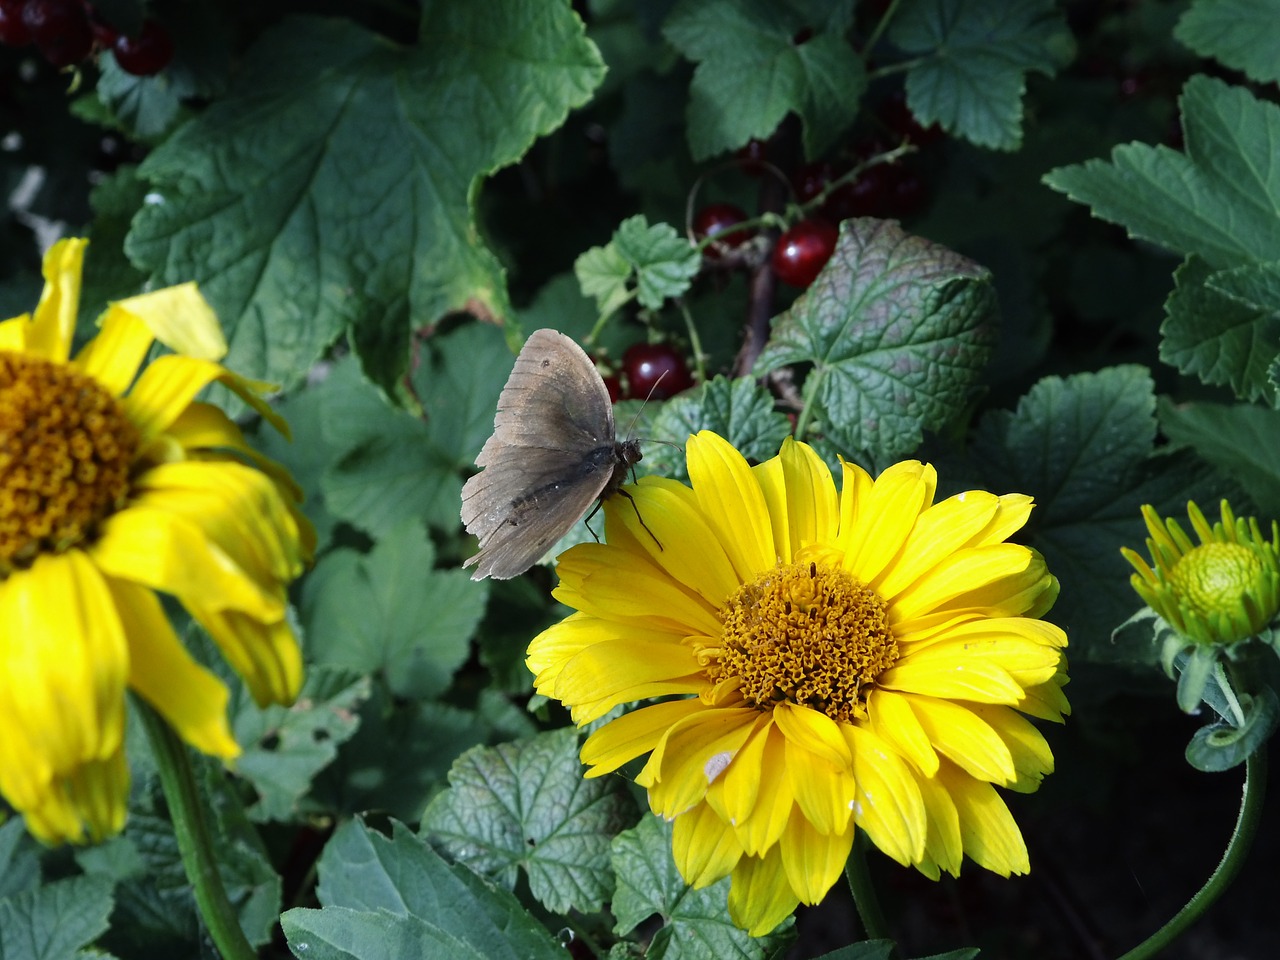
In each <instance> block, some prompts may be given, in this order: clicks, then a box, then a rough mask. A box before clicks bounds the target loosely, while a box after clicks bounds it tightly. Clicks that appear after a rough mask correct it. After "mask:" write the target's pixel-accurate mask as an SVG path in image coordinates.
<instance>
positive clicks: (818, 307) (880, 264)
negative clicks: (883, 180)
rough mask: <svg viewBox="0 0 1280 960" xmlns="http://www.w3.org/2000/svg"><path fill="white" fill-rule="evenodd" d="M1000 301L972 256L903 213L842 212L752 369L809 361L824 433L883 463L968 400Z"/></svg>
mask: <svg viewBox="0 0 1280 960" xmlns="http://www.w3.org/2000/svg"><path fill="white" fill-rule="evenodd" d="M996 312H997V307H996V295H995V291H994V289H993V288H992V285H991V276H990V274H989V273H988V272H987V270H985V269H984V268H983V267H981V266H980V265H978V264H976V263H974V262H973V261H972V260H968V259H966V258H965V257H962V256H960V255H959V254H958V253H955V252H953V251H951V250H948V249H947V248H946V247H942V246H940V245H938V244H936V243H932V242H930V241H928V240H925V239H922V238H920V237H913V236H911V235H909V234H907V233H905V232H904V231H903V230H902V228H901V227H900V226H899V225H898V224H897V222H896V221H892V220H875V219H872V218H869V217H866V218H861V219H857V220H846V221H845V222H844V223H843V224H842V225H841V229H840V240H839V242H838V243H837V245H836V249H835V253H834V254H832V256H831V260H830V261H829V262H828V263H827V265H826V267H825V268H823V271H822V273H821V274H819V275H818V278H817V280H815V281H814V282H813V285H812V286H810V287H809V289H808V290H807V291H805V293H804V294H803V295H802V296H801V297H800V298H799V299H798V300H797V301H796V302H795V304H793V305H792V307H791V309H790V310H789V311H788V312H787V313H785V314H783V315H782V316H781V317H779V318H777V320H775V322H774V330H773V336H772V338H771V339H770V341H769V343H768V344H767V345H766V346H765V349H764V351H763V353H761V355H760V358H759V360H758V361H757V362H756V366H755V371H754V373H755V375H756V376H761V375H763V374H766V373H769V372H771V371H773V370H776V369H777V368H779V367H781V366H784V365H786V364H802V363H811V364H813V369H812V370H810V371H809V373H808V375H807V378H806V380H805V384H804V395H805V402H806V403H807V404H813V405H815V409H816V412H817V413H818V419H819V421H820V423H821V428H822V432H823V433H824V434H825V436H826V438H827V439H828V440H830V441H831V442H833V443H834V444H835V445H836V446H837V447H839V448H841V449H842V450H843V451H844V453H845V454H846V455H848V456H853V457H855V458H859V457H864V456H865V457H867V458H869V459H871V460H874V461H876V462H887V461H889V460H893V459H897V458H899V457H901V456H902V455H904V454H906V453H909V452H910V451H912V450H914V449H915V448H916V447H917V446H918V445H919V444H920V441H921V438H922V435H923V431H924V430H936V429H938V428H940V427H942V426H943V425H945V424H946V423H948V422H950V421H951V419H952V418H953V417H955V416H956V414H957V412H959V411H962V410H963V409H964V408H965V406H966V405H967V404H968V403H969V400H970V396H969V392H970V391H971V390H972V389H973V388H974V386H975V385H976V383H977V379H978V376H979V375H980V374H981V372H982V370H983V367H984V365H985V364H986V362H987V358H988V356H989V353H990V344H991V340H992V335H993V332H994V330H993V327H994V323H995V319H996ZM800 439H805V438H804V437H801V438H800Z"/></svg>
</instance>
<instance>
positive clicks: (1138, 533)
mask: <svg viewBox="0 0 1280 960" xmlns="http://www.w3.org/2000/svg"><path fill="white" fill-rule="evenodd" d="M1154 411H1155V396H1154V384H1153V382H1152V380H1151V374H1150V372H1149V371H1148V370H1147V369H1146V368H1145V367H1138V366H1125V367H1112V368H1109V369H1106V370H1102V371H1100V372H1098V373H1085V374H1078V375H1076V376H1073V377H1069V378H1067V379H1065V380H1064V379H1062V378H1060V377H1046V378H1044V379H1043V380H1041V381H1040V382H1039V383H1037V384H1036V385H1035V386H1034V387H1032V389H1031V390H1030V391H1029V392H1028V393H1027V395H1026V396H1025V397H1023V398H1022V400H1021V401H1020V402H1019V403H1018V408H1017V410H1016V411H1015V412H1008V411H996V412H993V413H990V414H988V415H987V416H986V417H984V418H983V419H982V421H981V422H980V423H979V425H978V429H977V432H976V435H975V439H974V444H973V448H972V452H971V453H972V458H973V463H974V465H975V467H976V470H977V474H978V478H979V480H980V482H981V484H982V486H984V487H985V488H986V489H988V490H990V491H992V492H993V493H1012V492H1017V493H1025V494H1030V495H1031V496H1033V497H1035V500H1036V507H1035V510H1034V511H1032V514H1031V520H1030V522H1029V523H1028V524H1027V527H1026V528H1025V529H1024V530H1023V532H1022V533H1021V534H1020V535H1019V539H1021V540H1023V541H1024V542H1027V543H1029V544H1030V545H1031V546H1033V547H1035V548H1036V549H1038V550H1039V551H1040V552H1041V553H1043V554H1044V557H1045V560H1046V561H1047V562H1048V565H1049V571H1050V572H1051V573H1052V574H1054V575H1055V576H1056V577H1057V578H1058V580H1059V581H1060V582H1061V584H1062V596H1061V598H1060V600H1059V601H1058V606H1057V607H1056V608H1055V611H1054V614H1053V615H1052V619H1054V620H1056V621H1057V622H1059V623H1061V624H1062V625H1063V626H1064V627H1066V628H1067V633H1068V635H1069V636H1070V638H1071V650H1072V659H1073V660H1076V659H1079V660H1081V661H1092V660H1101V661H1106V660H1108V659H1110V658H1112V655H1111V654H1110V653H1108V651H1107V650H1106V649H1105V648H1106V647H1107V646H1108V638H1109V637H1110V636H1111V632H1112V629H1113V628H1114V627H1116V626H1117V625H1118V624H1120V623H1122V622H1124V620H1125V619H1126V618H1128V617H1129V615H1130V614H1131V613H1132V612H1133V610H1134V609H1135V608H1136V607H1138V606H1140V605H1141V601H1140V600H1139V598H1138V596H1137V595H1136V594H1135V593H1133V591H1132V589H1131V588H1130V586H1129V574H1130V573H1131V572H1132V569H1131V568H1130V567H1129V565H1128V563H1126V562H1125V560H1124V559H1123V557H1121V555H1120V547H1122V546H1129V547H1135V548H1136V547H1140V546H1141V544H1142V543H1143V541H1144V538H1145V536H1146V528H1145V526H1144V525H1143V522H1142V516H1141V514H1140V512H1139V511H1140V509H1141V507H1142V505H1143V504H1144V503H1149V504H1151V505H1152V506H1154V507H1155V508H1156V510H1158V511H1159V512H1160V513H1161V514H1162V515H1168V514H1170V513H1177V512H1181V511H1184V510H1185V508H1186V503H1187V500H1189V499H1200V500H1203V499H1204V497H1205V495H1206V494H1207V493H1208V492H1209V491H1211V490H1215V489H1216V490H1218V491H1220V492H1221V491H1222V490H1224V489H1226V488H1229V486H1230V485H1229V484H1227V485H1225V486H1224V485H1223V484H1222V483H1221V481H1220V480H1219V478H1217V477H1216V476H1215V475H1213V474H1212V472H1211V471H1210V470H1209V469H1208V468H1206V467H1205V466H1204V465H1203V464H1202V463H1200V462H1199V461H1197V460H1196V459H1195V458H1193V457H1191V456H1189V455H1187V454H1174V455H1158V454H1156V453H1155V446H1154V444H1155V437H1156V421H1155V416H1154ZM1214 502H1216V500H1215V501H1214Z"/></svg>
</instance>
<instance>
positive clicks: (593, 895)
mask: <svg viewBox="0 0 1280 960" xmlns="http://www.w3.org/2000/svg"><path fill="white" fill-rule="evenodd" d="M634 820H635V806H634V804H633V803H632V801H631V800H630V798H629V797H628V796H627V795H626V794H625V792H623V790H622V786H621V781H620V780H618V779H617V778H611V777H602V778H600V779H593V780H587V779H584V778H583V776H582V763H581V762H580V761H579V760H578V735H577V731H576V730H574V729H573V728H564V729H561V730H557V731H554V732H552V733H544V734H539V735H538V736H536V737H534V738H533V739H532V740H524V741H518V742H516V743H504V744H501V745H500V746H497V747H481V748H477V749H474V750H470V751H468V752H467V753H465V754H464V755H463V756H461V757H460V758H458V761H457V762H456V763H455V764H454V765H453V769H452V770H451V771H450V772H449V789H448V790H447V791H446V792H444V793H442V794H440V796H438V797H437V798H436V799H435V800H434V801H433V802H432V803H431V805H430V806H429V807H428V808H427V812H426V814H425V816H424V817H423V818H422V832H423V834H424V835H426V836H428V837H430V838H431V839H432V840H433V841H434V842H436V843H437V844H439V845H442V846H443V847H444V849H445V850H447V851H448V852H449V853H450V854H452V855H453V856H454V857H455V858H456V859H458V860H460V861H461V862H463V863H465V864H466V865H467V866H469V867H471V868H472V869H473V870H476V871H478V872H480V873H482V874H484V875H486V876H491V877H494V878H496V879H497V880H498V881H499V882H500V883H502V884H503V885H504V886H506V887H509V888H511V887H514V886H515V883H516V875H517V871H518V870H519V869H520V868H523V869H524V870H525V872H526V873H527V874H528V878H529V889H530V892H532V893H533V895H534V896H535V897H536V898H537V899H538V901H539V902H540V903H542V904H543V906H545V907H546V908H547V909H549V910H552V911H554V912H556V913H567V912H568V911H569V910H571V909H576V910H582V911H585V912H591V911H594V910H599V909H600V907H601V904H602V903H604V902H605V901H607V900H608V899H609V898H610V895H611V894H612V893H613V872H612V870H611V868H610V866H609V842H610V841H611V840H612V839H613V837H614V835H615V834H616V833H617V832H618V831H619V830H621V829H623V828H624V827H626V826H627V825H628V824H630V823H632V822H634Z"/></svg>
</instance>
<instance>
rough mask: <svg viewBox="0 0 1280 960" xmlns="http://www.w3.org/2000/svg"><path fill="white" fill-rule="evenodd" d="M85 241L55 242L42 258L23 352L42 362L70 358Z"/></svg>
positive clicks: (71, 238)
mask: <svg viewBox="0 0 1280 960" xmlns="http://www.w3.org/2000/svg"><path fill="white" fill-rule="evenodd" d="M88 243H89V241H88V240H83V239H80V238H78V237H68V238H67V239H65V240H59V241H58V242H57V243H55V244H54V245H53V246H52V247H50V248H49V250H48V252H47V253H45V255H44V265H43V268H42V272H43V273H44V292H43V293H41V294H40V303H39V304H37V306H36V309H35V314H34V316H33V322H32V325H31V326H30V327H29V328H28V329H27V331H26V351H27V352H28V353H32V354H35V355H36V356H38V357H44V358H45V359H46V360H55V361H58V362H62V361H65V360H66V359H67V357H69V356H70V355H71V338H72V337H73V336H74V335H75V332H76V314H77V312H78V311H79V310H80V273H81V270H82V268H83V267H84V248H85V247H86V246H87V245H88Z"/></svg>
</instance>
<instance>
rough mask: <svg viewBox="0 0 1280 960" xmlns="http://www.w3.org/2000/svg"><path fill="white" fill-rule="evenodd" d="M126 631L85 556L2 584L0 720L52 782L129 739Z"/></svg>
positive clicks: (39, 561) (44, 564)
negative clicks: (39, 759) (39, 760)
mask: <svg viewBox="0 0 1280 960" xmlns="http://www.w3.org/2000/svg"><path fill="white" fill-rule="evenodd" d="M128 660H129V653H128V648H127V646H126V643H125V636H124V631H123V629H122V627H121V625H120V618H119V616H118V614H117V612H116V609H115V604H114V602H113V600H112V597H111V594H110V592H109V591H108V589H107V586H106V584H105V582H104V581H103V578H102V574H101V573H99V571H98V570H97V568H95V567H94V565H93V564H92V563H91V562H90V561H89V559H88V558H87V557H86V556H85V555H84V554H83V553H81V552H80V551H78V550H69V551H67V552H65V553H61V554H57V555H54V554H47V553H46V554H40V555H38V556H37V557H36V559H35V562H34V563H33V564H32V566H31V567H30V568H29V569H27V570H23V571H17V572H14V573H12V574H10V575H9V577H8V578H7V579H6V580H4V581H3V583H2V584H0V664H3V665H4V682H3V683H0V717H6V718H10V719H11V720H13V721H16V724H15V727H12V728H10V729H8V730H6V731H5V732H4V735H5V736H6V737H8V736H12V737H22V738H24V739H25V740H27V742H28V743H29V744H30V745H31V749H32V750H33V751H36V752H39V753H40V754H41V755H42V756H44V757H45V759H46V762H47V763H48V765H49V767H50V768H51V770H52V771H53V775H54V776H58V775H65V774H67V773H68V772H70V771H71V770H74V769H75V768H76V767H77V766H79V765H80V764H82V763H84V762H87V761H89V760H102V759H106V758H107V757H109V756H111V755H112V754H113V753H115V751H116V750H117V748H118V747H119V745H120V743H121V740H122V738H123V736H124V691H125V678H126V676H127V673H128V669H129V662H128Z"/></svg>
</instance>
